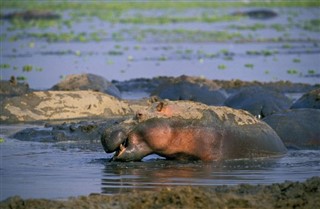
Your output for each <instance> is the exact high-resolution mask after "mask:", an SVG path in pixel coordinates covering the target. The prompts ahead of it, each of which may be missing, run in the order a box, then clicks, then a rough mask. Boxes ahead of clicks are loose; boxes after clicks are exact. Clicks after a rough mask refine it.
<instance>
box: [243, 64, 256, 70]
mask: <svg viewBox="0 0 320 209" xmlns="http://www.w3.org/2000/svg"><path fill="white" fill-rule="evenodd" d="M244 66H245V67H246V68H250V69H253V67H254V65H253V64H249V63H248V64H245V65H244Z"/></svg>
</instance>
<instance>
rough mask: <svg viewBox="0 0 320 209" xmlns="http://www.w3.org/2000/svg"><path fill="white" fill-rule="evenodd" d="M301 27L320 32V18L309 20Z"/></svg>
mask: <svg viewBox="0 0 320 209" xmlns="http://www.w3.org/2000/svg"><path fill="white" fill-rule="evenodd" d="M301 27H302V28H303V29H305V30H309V31H315V32H320V19H311V20H307V21H305V22H304V23H303V25H302V26H301Z"/></svg>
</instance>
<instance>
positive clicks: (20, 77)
mask: <svg viewBox="0 0 320 209" xmlns="http://www.w3.org/2000/svg"><path fill="white" fill-rule="evenodd" d="M16 79H17V80H18V81H26V80H27V77H25V76H17V77H16Z"/></svg>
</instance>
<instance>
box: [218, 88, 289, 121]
mask: <svg viewBox="0 0 320 209" xmlns="http://www.w3.org/2000/svg"><path fill="white" fill-rule="evenodd" d="M291 104H292V102H291V100H290V99H289V98H287V97H286V96H285V95H284V94H282V93H280V92H277V91H273V90H269V89H266V88H262V87H259V86H252V87H246V88H243V89H241V90H240V92H238V93H236V94H234V95H232V96H230V97H229V98H228V99H227V100H226V101H225V103H224V105H225V106H228V107H232V108H236V109H243V110H247V111H249V112H250V113H251V114H253V115H254V116H256V117H258V118H263V117H265V116H267V115H271V114H273V113H275V112H279V111H282V110H286V109H289V108H290V106H291Z"/></svg>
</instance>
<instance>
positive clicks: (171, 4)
mask: <svg viewBox="0 0 320 209" xmlns="http://www.w3.org/2000/svg"><path fill="white" fill-rule="evenodd" d="M1 6H2V7H3V8H23V9H45V10H56V11H61V10H71V9H76V10H79V11H88V12H94V11H113V12H115V11H116V12H121V11H125V10H131V9H141V10H150V9H189V8H212V9H217V8H219V7H241V6H247V7H316V6H320V2H319V1H314V0H295V1H277V0H271V1H250V2H247V3H243V2H241V1H237V2H236V1H227V2H223V1H220V2H218V1H170V0H163V1H146V2H145V1H143V2H141V1H129V2H128V1H126V2H125V3H124V2H121V1H119V2H116V1H110V2H109V1H108V2H103V1H88V2H85V3H82V1H52V0H47V1H36V0H33V1H32V0H30V1H21V0H11V1H1ZM107 13H108V12H107Z"/></svg>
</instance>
